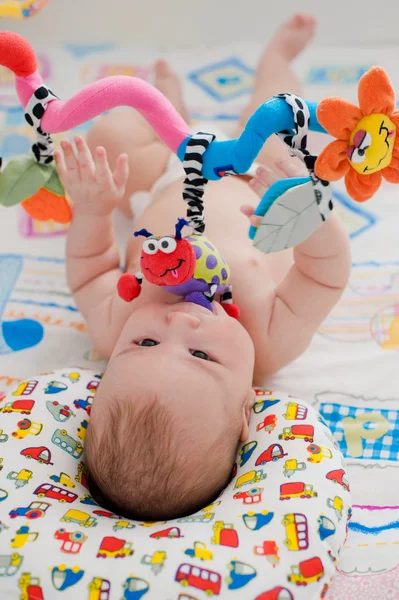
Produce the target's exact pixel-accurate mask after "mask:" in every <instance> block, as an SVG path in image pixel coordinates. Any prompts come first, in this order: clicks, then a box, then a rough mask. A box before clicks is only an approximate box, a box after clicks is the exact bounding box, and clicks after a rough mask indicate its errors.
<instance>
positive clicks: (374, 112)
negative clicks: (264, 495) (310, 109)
mask: <svg viewBox="0 0 399 600" xmlns="http://www.w3.org/2000/svg"><path fill="white" fill-rule="evenodd" d="M358 98H359V107H357V106H355V105H353V104H351V103H350V102H346V101H345V100H342V99H341V98H327V99H326V100H322V101H321V102H320V104H319V106H318V108H317V120H318V121H319V123H320V125H322V126H323V127H324V128H325V129H326V131H327V132H328V133H329V134H330V135H332V136H333V137H335V138H337V139H336V140H334V141H333V142H331V143H330V144H328V146H326V148H324V150H323V151H322V152H321V154H320V155H319V157H318V159H317V161H316V165H315V173H316V175H317V176H318V177H320V179H325V180H327V181H337V180H338V179H341V177H345V186H346V189H347V192H348V194H349V195H350V196H351V198H353V199H354V200H357V201H358V202H364V201H365V200H369V198H371V197H372V196H373V195H374V194H375V193H376V191H377V190H378V188H379V187H380V185H381V181H382V178H384V179H386V180H387V181H389V182H391V183H399V141H398V136H397V127H398V125H399V111H395V92H394V90H393V88H392V85H391V82H390V80H389V77H388V75H387V74H386V72H385V71H384V69H382V68H380V67H373V68H372V69H370V70H369V71H368V72H367V73H365V74H364V75H363V77H362V78H361V79H360V81H359V87H358Z"/></svg>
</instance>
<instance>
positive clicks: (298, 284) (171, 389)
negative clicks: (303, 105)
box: [56, 15, 350, 520]
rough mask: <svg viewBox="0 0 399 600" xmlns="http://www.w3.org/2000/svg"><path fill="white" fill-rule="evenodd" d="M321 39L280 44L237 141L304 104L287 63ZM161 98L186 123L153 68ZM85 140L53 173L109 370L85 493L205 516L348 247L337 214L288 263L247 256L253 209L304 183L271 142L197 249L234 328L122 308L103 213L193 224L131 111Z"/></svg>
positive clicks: (334, 292)
mask: <svg viewBox="0 0 399 600" xmlns="http://www.w3.org/2000/svg"><path fill="white" fill-rule="evenodd" d="M314 25H315V24H314V21H313V19H312V18H311V17H307V16H302V15H297V16H296V17H294V18H293V19H291V20H290V21H289V22H288V23H286V24H285V25H284V26H283V27H282V28H281V29H280V30H279V32H278V33H277V34H276V36H275V37H274V39H273V40H272V42H271V44H270V45H269V47H268V48H267V50H266V51H265V53H264V55H263V56H262V58H261V60H260V64H259V67H258V70H257V74H256V80H255V88H254V92H253V96H252V99H251V101H250V103H249V106H248V107H247V108H246V110H245V111H244V112H243V114H242V118H241V122H240V125H239V127H238V130H237V135H238V134H239V133H240V131H241V130H242V128H243V126H244V124H245V122H246V120H247V118H248V117H249V116H250V114H251V113H252V112H253V111H254V109H255V108H256V107H257V106H258V105H259V104H261V103H262V102H264V101H265V100H266V99H267V98H269V97H270V96H272V95H274V94H276V93H279V92H283V91H290V92H293V93H299V92H300V90H299V86H298V82H297V81H296V79H295V77H294V76H293V74H292V72H291V70H290V60H291V59H292V58H293V57H294V56H295V55H296V54H297V53H298V52H299V51H300V50H301V49H302V48H303V47H304V46H305V45H306V43H307V42H308V41H309V39H310V38H311V36H312V34H313V31H314ZM156 85H157V87H158V88H159V89H160V91H162V92H163V93H164V94H165V95H166V96H167V97H168V98H169V99H170V101H171V102H172V103H173V104H174V106H175V107H176V109H177V110H178V111H179V112H180V113H181V114H182V115H185V107H184V105H183V101H182V98H181V94H180V88H179V82H178V80H177V78H176V76H175V74H174V73H173V72H172V71H171V70H170V68H169V67H168V65H167V64H166V63H165V62H159V63H158V64H157V65H156ZM196 129H197V130H198V129H199V130H202V131H204V130H206V129H204V127H203V125H202V124H201V127H197V128H196ZM213 132H214V128H213ZM218 138H219V136H218ZM88 140H89V147H90V148H91V149H92V154H91V153H90V151H89V149H88V147H87V146H86V144H85V142H84V141H83V140H82V139H81V138H79V137H78V138H76V139H75V142H76V148H77V152H76V154H75V153H74V151H73V149H72V146H71V144H70V143H69V142H63V143H62V152H61V151H58V152H57V153H56V161H57V167H58V170H59V174H60V177H61V180H62V182H63V184H64V186H65V188H66V190H67V192H68V194H69V195H70V197H71V198H72V199H73V201H74V214H73V221H72V223H71V226H70V229H69V232H68V239H67V277H68V282H69V286H70V289H71V291H72V293H73V295H74V298H75V301H76V304H77V306H78V308H79V310H80V311H81V312H82V314H83V315H84V317H85V318H86V320H87V324H88V329H89V334H90V337H91V340H92V342H93V345H94V346H95V347H96V348H97V349H98V350H99V351H100V352H101V353H102V355H103V356H104V357H106V358H107V359H108V360H109V362H108V366H107V368H106V371H105V373H104V376H103V379H102V382H101V384H100V386H99V388H98V391H97V394H96V398H95V402H94V404H93V408H92V412H91V420H90V424H89V428H88V432H87V438H86V445H85V449H86V460H87V465H88V469H89V474H90V487H91V491H92V494H93V495H94V497H95V498H96V499H97V500H98V501H99V502H100V503H101V504H102V505H103V506H106V507H108V508H110V509H111V510H113V511H114V512H116V513H118V514H121V515H124V516H126V517H131V518H135V519H145V520H165V519H170V518H175V517H181V516H184V515H187V514H190V513H193V512H195V511H197V510H199V509H200V508H202V507H204V506H206V505H207V504H208V503H209V502H211V501H212V500H213V499H215V497H217V496H218V494H219V493H220V492H221V491H222V490H223V488H224V487H225V486H226V484H227V482H228V481H229V478H230V475H231V470H232V466H233V462H234V457H235V455H236V452H237V446H238V444H239V443H240V442H244V441H245V440H246V439H247V436H248V423H249V419H250V414H251V409H252V406H253V402H254V392H253V389H252V386H253V385H254V384H262V383H264V382H265V379H266V378H267V377H269V376H270V375H272V374H273V373H275V372H276V371H277V370H278V369H280V368H281V367H283V366H284V365H286V364H287V363H289V362H290V361H292V360H294V359H295V358H296V357H298V356H299V355H300V354H301V353H302V352H303V351H304V350H305V349H306V348H307V346H308V345H309V343H310V341H311V339H312V336H313V334H314V333H315V332H316V330H317V328H318V327H319V325H320V323H321V322H322V321H323V319H324V318H325V317H326V316H327V315H328V313H329V312H330V311H331V309H332V307H333V306H334V305H335V304H336V302H337V301H338V299H339V298H340V296H341V294H342V291H343V290H344V288H345V285H346V283H347V279H348V275H349V269H350V251H349V242H348V237H347V235H346V233H345V231H344V229H343V227H342V226H341V224H340V222H339V220H338V218H337V216H336V215H335V214H334V213H332V214H331V216H330V217H329V219H328V220H327V221H326V222H325V223H324V224H323V225H322V226H321V227H320V228H319V229H318V231H316V232H315V233H314V234H313V235H312V236H311V237H310V238H309V239H307V240H306V241H305V242H303V243H302V244H301V245H299V246H298V247H296V248H295V250H294V251H293V252H289V251H285V252H282V253H279V254H276V255H268V256H266V255H263V254H261V253H260V252H259V251H257V250H256V249H255V248H254V247H253V246H252V242H251V240H250V239H249V238H248V218H249V221H250V222H251V223H252V224H255V225H257V224H258V223H257V218H256V217H254V216H253V213H254V207H255V206H256V205H257V203H258V202H259V197H261V196H262V195H263V194H264V193H265V191H266V189H267V187H268V186H270V185H271V183H272V182H273V181H275V180H276V179H281V178H282V177H286V176H297V175H300V174H301V171H300V166H299V162H298V163H297V162H296V159H292V158H289V156H288V153H287V151H286V149H285V148H284V147H283V145H282V144H281V142H280V141H279V140H278V139H277V138H276V139H273V140H269V141H268V142H267V144H266V145H265V147H264V148H263V150H262V152H261V153H260V155H259V161H260V163H262V164H263V165H264V166H263V167H259V168H258V170H257V172H256V176H255V177H254V178H252V179H251V180H250V181H249V183H248V178H246V177H238V176H237V177H227V178H224V179H223V180H221V181H217V182H209V183H208V184H207V187H206V191H205V206H206V211H205V219H206V236H207V237H208V238H209V239H210V240H212V241H214V243H215V245H216V246H217V247H218V249H219V250H220V251H221V253H222V254H223V255H224V257H225V258H226V260H227V263H228V264H229V266H230V269H231V273H232V280H231V281H232V285H233V290H234V302H236V303H237V304H238V305H239V307H240V309H241V316H240V319H239V320H236V319H233V318H231V317H230V316H228V314H227V313H226V312H225V310H224V309H223V307H222V306H221V305H220V304H218V303H217V302H214V310H213V312H211V311H208V310H206V309H205V308H202V307H201V306H198V305H195V304H191V303H186V302H183V301H181V299H180V298H179V297H177V296H174V295H172V294H170V293H167V292H166V291H164V290H163V289H162V288H161V287H157V286H154V285H151V284H149V283H148V282H146V281H144V283H143V286H142V287H143V289H142V293H141V295H140V297H139V298H137V299H136V300H134V301H133V302H131V303H127V302H124V301H123V300H122V299H121V298H119V297H118V294H117V283H118V280H119V278H120V276H121V270H120V259H119V253H118V250H117V247H116V245H115V240H114V233H113V225H112V212H113V210H114V209H115V208H117V207H118V208H121V209H122V210H123V211H124V212H125V213H130V214H131V212H130V209H131V206H132V205H133V206H134V198H135V192H137V191H151V194H152V202H151V203H150V205H149V206H148V207H147V209H146V210H145V212H144V214H142V216H140V217H137V215H136V222H135V224H134V229H141V228H143V227H145V228H146V229H148V230H149V231H151V232H153V233H154V234H156V235H164V234H168V233H172V232H173V231H174V225H175V223H176V220H177V217H180V216H184V213H185V210H186V206H185V204H184V202H183V200H182V181H183V179H184V172H183V170H182V167H181V165H180V164H178V168H176V160H177V159H176V160H175V159H174V158H171V157H170V152H169V150H168V149H167V148H166V147H165V146H164V145H163V144H162V142H161V141H160V140H159V139H158V138H157V136H156V135H155V134H154V133H153V131H152V130H151V129H150V127H149V126H148V125H147V123H146V122H145V121H144V119H142V118H141V116H140V115H139V114H138V113H136V112H134V111H131V110H129V111H127V110H126V111H120V112H119V113H118V112H116V113H111V114H109V115H107V116H105V117H103V118H102V119H100V120H99V121H98V122H97V123H96V124H95V125H94V127H93V128H92V130H91V131H90V133H89V138H88ZM106 152H107V154H106ZM107 155H108V158H109V161H110V163H111V164H113V168H114V170H113V172H112V171H111V169H110V167H109V163H108V158H107ZM271 166H272V167H273V169H271V168H270V167H271ZM132 197H133V200H132ZM131 200H132V201H131ZM240 209H241V210H240ZM187 233H188V231H187ZM141 245H142V238H134V237H133V236H132V238H131V240H130V242H129V245H128V248H127V253H126V261H125V264H126V271H127V272H130V273H136V272H137V271H138V270H139V261H140V254H141Z"/></svg>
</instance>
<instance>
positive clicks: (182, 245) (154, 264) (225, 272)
mask: <svg viewBox="0 0 399 600" xmlns="http://www.w3.org/2000/svg"><path fill="white" fill-rule="evenodd" d="M188 225H189V222H188V221H186V220H185V219H178V221H177V223H176V233H175V235H174V236H172V235H165V236H163V237H160V238H159V237H157V236H155V235H152V234H151V233H149V232H148V231H147V230H146V229H141V230H140V231H136V232H135V233H134V235H135V236H136V237H137V236H144V237H145V238H146V239H145V241H144V243H143V248H142V252H141V258H140V268H141V271H139V272H138V273H136V274H135V275H132V274H131V273H125V274H124V275H122V277H121V278H120V279H119V282H118V293H119V296H120V297H121V298H123V300H125V301H126V302H131V301H132V300H134V299H135V298H137V297H138V296H139V294H140V292H141V284H142V282H143V278H145V279H147V281H149V282H150V283H153V284H154V285H160V286H162V287H164V288H165V289H166V290H167V291H168V292H171V293H172V294H176V295H177V296H182V297H183V298H184V300H185V301H186V302H194V303H195V304H199V305H200V306H203V307H204V308H207V309H208V310H212V302H213V300H214V298H215V296H216V295H217V294H218V295H220V303H221V304H222V305H223V307H224V309H225V310H226V312H227V313H228V314H229V315H230V316H231V317H235V318H238V316H239V309H238V306H236V305H235V304H233V299H232V287H231V284H229V278H230V270H229V267H228V266H227V264H226V262H225V260H224V258H223V257H222V255H221V254H220V252H219V251H218V250H217V249H216V248H215V247H214V246H213V244H211V242H209V240H208V239H207V238H206V237H204V236H203V235H202V234H197V233H193V234H191V235H189V236H187V237H185V238H182V235H181V232H182V229H183V228H184V227H185V226H188Z"/></svg>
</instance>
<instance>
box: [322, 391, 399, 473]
mask: <svg viewBox="0 0 399 600" xmlns="http://www.w3.org/2000/svg"><path fill="white" fill-rule="evenodd" d="M320 414H321V415H322V417H323V418H324V420H325V422H326V423H327V425H328V427H329V428H330V429H331V431H332V433H333V435H334V437H335V439H336V440H337V442H338V443H339V446H340V449H341V452H342V453H343V455H344V456H345V457H350V458H357V459H359V460H378V461H381V460H388V461H397V460H398V459H399V411H397V410H382V409H380V408H363V407H356V406H347V405H341V404H334V403H328V404H321V405H320ZM364 415H369V416H370V420H367V419H366V418H365V416H364ZM350 419H351V420H350ZM359 431H361V432H362V435H361V446H362V452H361V455H360V456H359V453H358V452H353V448H355V449H356V447H357V446H359ZM373 432H374V434H373Z"/></svg>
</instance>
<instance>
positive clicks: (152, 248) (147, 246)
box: [143, 238, 159, 254]
mask: <svg viewBox="0 0 399 600" xmlns="http://www.w3.org/2000/svg"><path fill="white" fill-rule="evenodd" d="M158 250H159V242H158V240H156V239H155V238H149V239H148V240H145V242H144V243H143V252H145V253H146V254H156V253H157V252H158Z"/></svg>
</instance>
